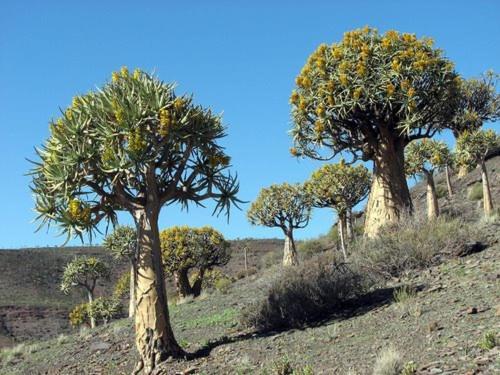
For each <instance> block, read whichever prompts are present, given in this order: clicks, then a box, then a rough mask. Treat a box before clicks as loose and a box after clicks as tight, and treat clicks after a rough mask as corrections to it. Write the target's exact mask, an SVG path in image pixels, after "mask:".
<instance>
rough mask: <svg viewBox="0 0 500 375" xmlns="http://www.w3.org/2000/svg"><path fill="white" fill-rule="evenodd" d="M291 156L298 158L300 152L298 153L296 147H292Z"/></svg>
mask: <svg viewBox="0 0 500 375" xmlns="http://www.w3.org/2000/svg"><path fill="white" fill-rule="evenodd" d="M290 154H292V156H297V155H298V154H299V152H298V151H297V149H296V148H295V147H292V148H290Z"/></svg>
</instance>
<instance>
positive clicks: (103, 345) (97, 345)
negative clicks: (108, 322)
mask: <svg viewBox="0 0 500 375" xmlns="http://www.w3.org/2000/svg"><path fill="white" fill-rule="evenodd" d="M109 348H111V344H108V343H107V342H103V341H100V342H94V343H92V344H91V345H90V350H91V351H93V352H94V351H97V350H108V349H109Z"/></svg>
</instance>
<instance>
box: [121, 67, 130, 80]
mask: <svg viewBox="0 0 500 375" xmlns="http://www.w3.org/2000/svg"><path fill="white" fill-rule="evenodd" d="M120 73H121V74H122V77H125V78H126V77H128V68H127V67H126V66H122V68H121V69H120Z"/></svg>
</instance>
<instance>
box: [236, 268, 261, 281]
mask: <svg viewBox="0 0 500 375" xmlns="http://www.w3.org/2000/svg"><path fill="white" fill-rule="evenodd" d="M257 272H258V270H257V268H255V267H248V270H245V269H241V270H238V272H236V274H235V275H234V278H235V279H236V280H240V279H243V278H245V277H248V276H252V275H255V274H256V273H257Z"/></svg>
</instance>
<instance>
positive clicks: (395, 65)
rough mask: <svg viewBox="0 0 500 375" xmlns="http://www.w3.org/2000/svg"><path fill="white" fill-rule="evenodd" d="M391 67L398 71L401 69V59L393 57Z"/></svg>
mask: <svg viewBox="0 0 500 375" xmlns="http://www.w3.org/2000/svg"><path fill="white" fill-rule="evenodd" d="M391 68H392V70H394V71H395V72H396V73H398V72H399V71H400V70H401V61H399V60H398V59H393V60H392V62H391Z"/></svg>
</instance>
